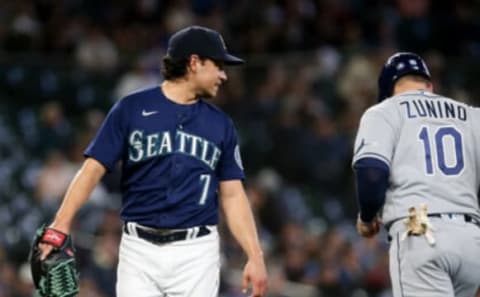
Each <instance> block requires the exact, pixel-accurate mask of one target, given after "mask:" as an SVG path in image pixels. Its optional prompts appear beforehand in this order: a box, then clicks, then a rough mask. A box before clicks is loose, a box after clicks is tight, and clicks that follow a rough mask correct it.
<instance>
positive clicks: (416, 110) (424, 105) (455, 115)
mask: <svg viewBox="0 0 480 297" xmlns="http://www.w3.org/2000/svg"><path fill="white" fill-rule="evenodd" d="M400 105H403V106H405V112H406V113H407V117H408V118H409V119H414V118H417V117H418V118H425V117H429V118H437V119H448V118H452V119H458V120H461V121H466V120H467V110H466V108H465V107H464V106H462V105H459V104H455V103H454V102H449V101H444V100H439V99H434V100H425V99H414V100H410V101H402V102H400Z"/></svg>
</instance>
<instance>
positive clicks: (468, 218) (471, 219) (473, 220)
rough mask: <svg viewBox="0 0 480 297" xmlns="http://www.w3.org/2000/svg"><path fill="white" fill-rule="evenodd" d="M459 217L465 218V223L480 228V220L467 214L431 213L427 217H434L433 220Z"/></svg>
mask: <svg viewBox="0 0 480 297" xmlns="http://www.w3.org/2000/svg"><path fill="white" fill-rule="evenodd" d="M458 216H460V217H463V219H464V220H465V222H467V223H472V224H475V225H477V226H479V227H480V219H478V218H476V217H474V216H472V215H469V214H466V213H431V214H428V215H427V217H432V218H450V219H453V218H455V217H458Z"/></svg>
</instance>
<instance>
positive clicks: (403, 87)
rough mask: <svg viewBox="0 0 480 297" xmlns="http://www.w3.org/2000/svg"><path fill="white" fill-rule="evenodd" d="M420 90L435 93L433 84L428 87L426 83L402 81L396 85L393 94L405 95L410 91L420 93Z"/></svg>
mask: <svg viewBox="0 0 480 297" xmlns="http://www.w3.org/2000/svg"><path fill="white" fill-rule="evenodd" d="M418 90H424V91H428V92H433V86H432V84H430V85H429V86H426V85H425V83H423V82H416V81H402V82H401V83H397V84H395V87H394V90H393V94H394V95H396V94H400V93H405V92H409V91H418Z"/></svg>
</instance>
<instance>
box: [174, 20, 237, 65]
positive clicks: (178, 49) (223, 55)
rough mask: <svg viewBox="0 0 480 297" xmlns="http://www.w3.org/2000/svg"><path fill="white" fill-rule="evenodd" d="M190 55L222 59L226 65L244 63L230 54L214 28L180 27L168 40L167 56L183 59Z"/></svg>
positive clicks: (216, 59)
mask: <svg viewBox="0 0 480 297" xmlns="http://www.w3.org/2000/svg"><path fill="white" fill-rule="evenodd" d="M190 55H199V56H200V57H202V58H209V59H212V60H214V61H222V62H224V63H225V64H226V65H239V64H243V63H245V61H244V60H243V59H240V58H238V57H235V56H233V55H230V54H229V53H228V51H227V47H226V46H225V42H224V41H223V38H222V35H220V33H218V32H217V31H215V30H212V29H209V28H205V27H201V26H190V27H187V28H185V29H182V30H180V31H178V32H176V33H175V34H173V35H172V37H170V39H169V40H168V49H167V56H169V57H171V58H172V59H183V58H187V57H190Z"/></svg>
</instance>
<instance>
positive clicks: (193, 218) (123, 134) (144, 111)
mask: <svg viewBox="0 0 480 297" xmlns="http://www.w3.org/2000/svg"><path fill="white" fill-rule="evenodd" d="M85 156H87V157H92V158H94V159H96V160H98V161H99V162H100V163H102V164H103V165H104V166H105V167H106V168H107V169H108V170H111V169H112V168H113V167H114V166H115V163H116V162H117V161H119V160H121V161H122V195H123V197H122V210H121V218H122V220H124V221H133V222H137V223H139V224H142V225H145V226H150V227H155V228H187V227H192V226H198V225H214V224H217V223H218V197H217V188H218V184H219V182H220V181H224V180H234V179H243V178H244V177H245V176H244V172H243V168H242V164H241V158H240V151H239V147H238V139H237V132H236V130H235V127H234V125H233V122H232V120H231V119H230V118H229V117H228V116H227V115H226V114H225V113H223V112H222V111H220V110H219V109H218V108H217V107H215V106H213V105H212V104H210V103H208V102H205V101H204V100H199V101H198V102H196V103H194V104H191V105H181V104H177V103H175V102H173V101H171V100H169V99H167V98H166V97H165V95H164V94H163V92H162V90H161V88H160V87H155V88H150V89H146V90H143V91H140V92H137V93H134V94H131V95H129V96H127V97H125V98H123V99H122V100H120V101H118V102H117V103H116V104H115V105H114V106H113V107H112V109H111V110H110V112H109V114H108V116H107V117H106V119H105V121H104V123H103V124H102V126H101V128H100V129H99V131H98V133H97V135H96V136H95V138H94V139H93V141H92V142H91V143H90V145H89V146H88V148H87V149H86V150H85Z"/></svg>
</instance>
